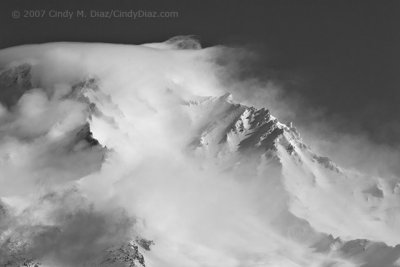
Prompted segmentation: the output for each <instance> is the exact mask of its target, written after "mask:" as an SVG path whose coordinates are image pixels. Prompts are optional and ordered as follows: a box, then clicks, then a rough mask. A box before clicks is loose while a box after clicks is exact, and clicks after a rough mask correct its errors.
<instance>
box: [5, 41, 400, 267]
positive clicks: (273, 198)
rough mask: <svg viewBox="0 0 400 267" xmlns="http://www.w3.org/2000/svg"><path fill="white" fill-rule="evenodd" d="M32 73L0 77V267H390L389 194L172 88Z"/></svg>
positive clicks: (224, 107)
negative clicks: (0, 92)
mask: <svg viewBox="0 0 400 267" xmlns="http://www.w3.org/2000/svg"><path fill="white" fill-rule="evenodd" d="M146 49H147V48H146ZM196 49H198V47H197V46H196ZM146 51H147V50H146ZM149 51H150V52H148V53H158V52H157V51H156V52H154V51H153V50H149ZM69 52H70V51H69ZM71 53H72V52H71ZM143 53H145V52H143ZM146 53H147V52H146ZM151 55H152V54H151ZM94 57H96V55H95V56H94ZM173 57H177V56H176V55H175V54H174V55H173ZM184 57H186V54H184ZM132 58H135V59H136V58H137V57H132ZM185 60H186V58H185ZM90 62H91V61H90ZM167 62H168V61H167ZM40 64H41V63H36V64H31V63H23V64H18V65H15V66H12V67H7V68H6V69H3V70H2V71H1V73H0V87H1V90H4V94H0V102H1V103H2V106H0V107H1V109H0V173H1V174H0V182H1V186H2V187H3V189H1V190H0V193H1V195H0V196H1V199H2V200H3V202H4V204H2V205H1V206H0V208H1V209H0V212H2V213H1V214H0V215H1V217H0V230H1V231H0V256H1V259H0V263H1V264H3V265H4V266H56V265H57V264H58V265H59V266H78V265H79V266H81V265H82V266H131V267H132V266H172V265H174V267H176V266H185V267H187V266H376V267H384V266H388V267H389V266H400V264H399V260H398V259H399V258H400V228H399V227H398V225H399V223H400V182H399V181H398V180H396V179H392V178H390V179H389V178H384V177H374V176H372V175H369V174H364V173H362V172H360V171H357V170H348V169H345V168H342V167H340V166H338V165H337V164H335V163H334V162H333V161H332V160H330V159H329V158H328V157H325V156H321V155H317V154H316V153H314V152H313V150H312V148H310V147H309V146H307V144H305V143H304V142H303V140H302V138H301V136H300V133H299V132H298V131H297V129H296V128H295V127H294V126H293V124H292V123H288V124H285V123H282V122H279V120H278V119H277V118H275V117H274V116H273V115H271V114H270V111H269V110H268V109H266V108H260V109H258V108H255V107H250V106H246V105H242V104H240V103H236V102H235V100H234V95H231V94H229V93H225V94H223V93H220V92H219V91H218V92H216V93H215V94H213V95H211V96H208V95H207V94H198V93H197V92H196V90H195V89H193V90H192V89H190V90H191V91H190V90H189V89H187V88H186V87H185V86H187V84H185V82H181V81H180V80H179V79H178V78H176V77H177V76H174V75H175V73H174V74H170V73H167V74H164V73H163V72H161V71H159V70H158V69H156V70H153V72H154V75H155V76H154V77H163V79H164V77H167V78H165V79H167V82H165V81H164V80H162V81H161V82H155V81H154V79H153V78H151V77H150V78H148V79H147V78H146V79H145V78H143V74H142V73H145V72H140V71H141V67H142V66H140V67H138V68H134V69H129V70H127V69H125V68H121V67H118V68H117V67H115V66H116V65H113V64H114V63H113V62H110V63H109V64H110V65H111V66H112V67H113V68H115V69H116V70H115V72H116V74H109V73H106V74H104V73H102V71H103V69H100V70H99V71H94V72H93V73H90V72H85V75H83V77H82V75H81V73H80V74H79V75H80V76H79V77H74V79H73V80H69V81H68V82H67V81H65V80H62V79H64V78H62V79H61V78H59V77H64V76H63V75H59V73H58V72H57V73H56V74H54V76H55V78H54V77H51V79H50V78H48V77H45V78H43V79H42V80H41V79H40V77H41V76H40V75H39V76H37V75H38V74H37V72H38V71H36V72H34V71H32V70H34V69H35V68H37V69H39V70H42V69H48V68H51V67H53V66H58V65H57V64H60V63H59V62H58V61H57V62H56V63H54V62H51V63H48V62H45V63H43V66H41V65H40ZM54 64H55V65H54ZM129 64H131V62H129ZM165 64H166V63H165ZM38 66H39V67H38ZM90 66H92V65H90ZM128 66H129V65H128ZM143 68H144V67H143ZM166 69H168V68H166ZM89 70H90V68H89ZM66 71H69V69H66ZM135 71H136V72H135ZM137 72H139V74H137V76H135V77H136V80H135V79H133V78H131V77H130V75H134V74H132V73H137ZM182 72H183V70H182ZM177 73H180V72H179V71H177ZM41 75H43V76H46V72H45V74H41ZM68 75H69V74H68ZM135 75H136V74H135ZM182 75H183V74H182ZM110 77H111V78H110ZM191 77H192V76H190V75H188V78H187V79H190V78H191ZM50 81H51V82H50ZM151 82H154V84H151ZM149 83H150V85H148V84H149ZM165 84H166V86H164V85H165ZM228 90H229V88H228ZM71 187H72V188H74V190H72V191H73V192H72V193H71V191H70V190H69V189H68V188H71ZM36 190H39V191H40V194H43V193H46V192H47V191H49V192H50V193H48V192H47V193H46V194H47V195H46V194H45V196H46V197H43V196H42V197H39V200H36V199H37V198H38V196H37V195H38V194H36V193H34V192H35V191H36ZM60 192H62V193H60ZM40 194H39V195H40ZM120 209H121V210H122V211H121V212H120ZM3 210H4V212H3ZM116 210H117V211H118V212H117V213H114V212H115V211H116ZM116 214H117V215H116ZM137 236H143V237H146V239H143V238H136V237H137ZM147 239H149V240H152V241H148V240H147ZM132 240H134V241H132ZM153 241H154V242H153ZM87 247H89V250H88V251H86V249H87ZM153 249H154V251H153ZM64 250H65V251H64ZM75 256H76V258H75ZM71 258H74V259H73V260H71ZM80 264H81V265H80ZM58 265H57V266H58Z"/></svg>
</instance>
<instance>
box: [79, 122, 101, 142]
mask: <svg viewBox="0 0 400 267" xmlns="http://www.w3.org/2000/svg"><path fill="white" fill-rule="evenodd" d="M76 137H77V139H78V140H85V141H86V142H87V143H88V145H89V146H98V145H100V143H99V141H97V139H95V138H94V137H93V133H92V132H91V131H90V126H89V123H86V124H85V125H84V126H83V127H82V128H81V129H80V130H79V131H78V133H77V134H76Z"/></svg>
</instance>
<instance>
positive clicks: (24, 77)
mask: <svg viewBox="0 0 400 267" xmlns="http://www.w3.org/2000/svg"><path fill="white" fill-rule="evenodd" d="M30 72H31V65H29V64H22V65H18V66H16V67H14V68H9V69H6V70H2V71H1V72H0V90H1V95H0V102H1V103H2V104H3V105H5V106H6V107H11V106H13V105H15V103H17V101H18V99H20V97H21V96H22V95H23V94H24V93H25V92H26V91H27V90H29V89H32V83H31V73H30Z"/></svg>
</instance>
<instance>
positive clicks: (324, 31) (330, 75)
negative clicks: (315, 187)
mask: <svg viewBox="0 0 400 267" xmlns="http://www.w3.org/2000/svg"><path fill="white" fill-rule="evenodd" d="M0 6H1V8H0V10H1V11H0V12H1V13H0V14H1V15H0V22H1V23H0V34H1V40H0V48H5V47H10V46H14V45H20V44H27V43H43V42H53V41H79V42H111V43H126V44H140V43H149V42H159V41H164V40H167V39H168V38H170V37H172V36H176V35H187V34H193V35H196V36H197V37H198V38H199V39H200V40H201V43H202V45H203V47H204V46H205V47H207V46H213V45H229V46H233V47H245V48H246V49H247V50H250V51H252V52H253V53H255V56H254V57H253V58H252V59H251V60H249V59H248V58H246V61H245V64H246V68H240V69H238V70H237V71H238V72H239V73H236V75H237V76H238V77H244V76H246V77H256V78H257V79H260V80H264V81H265V80H272V81H274V82H279V83H280V85H281V87H282V89H283V90H282V91H281V92H280V94H281V97H282V98H284V99H285V100H288V99H289V102H290V101H295V102H297V103H302V104H301V105H302V106H303V107H306V109H305V110H301V112H298V113H299V114H298V115H297V116H296V117H295V118H293V119H294V120H295V121H296V122H297V123H298V124H305V123H307V122H309V121H310V120H315V119H318V120H324V121H329V124H331V125H334V127H335V128H338V129H341V131H345V132H346V133H351V134H360V133H362V134H364V135H366V136H367V138H369V139H372V140H373V141H374V142H377V143H384V144H387V145H391V146H393V145H396V144H398V143H399V142H400V124H399V120H398V114H400V105H398V103H399V101H400V93H399V92H398V86H399V83H400V80H399V79H400V78H399V77H400V73H399V72H400V65H399V64H400V63H399V62H400V52H399V50H398V47H399V46H400V31H399V25H400V18H399V16H398V13H399V11H400V2H399V1H391V0H388V1H354V0H352V1H290V0H284V1H260V0H255V1H252V3H251V4H250V3H247V2H244V1H236V0H234V1H227V0H222V1H168V2H165V1H159V2H155V1H133V0H117V1H96V2H94V1H76V0H73V1H63V2H60V1H54V0H40V1H34V2H33V1H27V0H16V1H10V0H6V1H2V2H1V3H0ZM32 9H39V10H46V11H49V10H52V9H55V10H59V11H60V10H61V11H63V10H73V11H75V10H78V9H79V10H86V11H87V12H89V11H90V10H109V9H119V10H130V9H134V10H139V9H142V10H154V11H178V12H179V17H178V18H173V19H161V18H158V19H151V18H147V19H137V20H131V19H121V18H114V19H100V18H97V19H96V18H90V19H77V18H73V19H71V20H69V19H54V18H38V19H34V18H20V19H13V18H11V12H12V10H20V12H22V11H23V10H32ZM236 59H237V58H236V57H232V56H231V58H228V59H223V60H225V61H235V60H236ZM315 114H319V115H318V116H317V118H315Z"/></svg>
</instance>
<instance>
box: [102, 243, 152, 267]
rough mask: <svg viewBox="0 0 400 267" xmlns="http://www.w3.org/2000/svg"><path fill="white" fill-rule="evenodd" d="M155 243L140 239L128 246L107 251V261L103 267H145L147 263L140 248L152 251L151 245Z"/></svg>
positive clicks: (103, 263)
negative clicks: (110, 266) (113, 266)
mask: <svg viewBox="0 0 400 267" xmlns="http://www.w3.org/2000/svg"><path fill="white" fill-rule="evenodd" d="M152 244H153V241H150V240H146V239H142V238H141V239H138V240H136V241H131V242H129V243H128V244H125V245H122V246H120V247H118V248H113V249H110V250H108V251H107V254H106V259H105V260H104V261H103V262H102V263H101V265H106V266H107V265H114V264H116V265H123V266H127V267H145V266H146V263H145V260H144V256H143V254H142V253H140V251H139V247H142V248H144V249H146V250H150V245H152Z"/></svg>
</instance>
